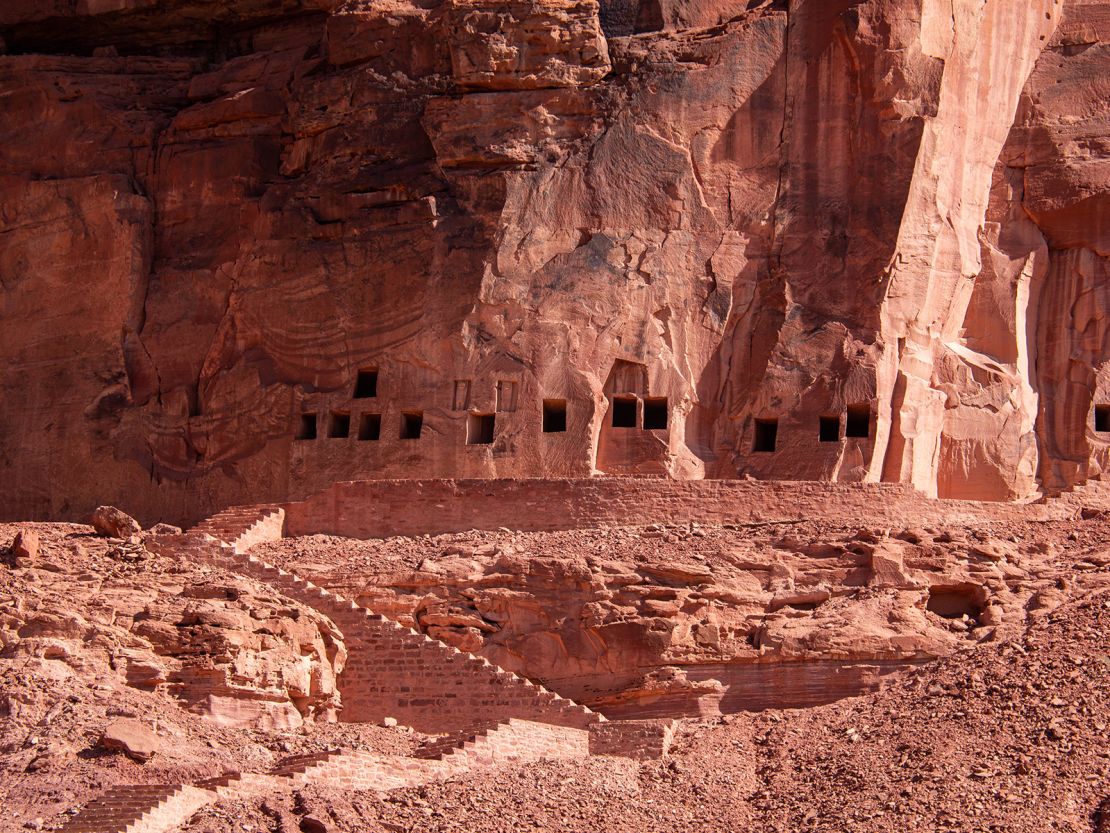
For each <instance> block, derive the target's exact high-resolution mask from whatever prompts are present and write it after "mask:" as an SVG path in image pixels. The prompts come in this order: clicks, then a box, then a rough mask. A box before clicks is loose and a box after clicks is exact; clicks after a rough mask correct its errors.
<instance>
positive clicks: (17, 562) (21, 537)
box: [10, 529, 39, 567]
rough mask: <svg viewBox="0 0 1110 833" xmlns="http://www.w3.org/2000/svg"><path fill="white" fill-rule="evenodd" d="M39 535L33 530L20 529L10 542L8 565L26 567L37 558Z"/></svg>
mask: <svg viewBox="0 0 1110 833" xmlns="http://www.w3.org/2000/svg"><path fill="white" fill-rule="evenodd" d="M38 555H39V534H38V533H37V532H35V531H34V530H33V529H21V530H19V532H17V533H16V534H15V538H14V539H13V540H12V547H11V555H10V563H11V564H12V566H14V567H26V566H27V565H28V564H31V563H33V562H34V561H35V559H36V558H38Z"/></svg>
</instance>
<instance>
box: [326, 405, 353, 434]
mask: <svg viewBox="0 0 1110 833" xmlns="http://www.w3.org/2000/svg"><path fill="white" fill-rule="evenodd" d="M349 436H351V415H350V414H342V413H339V412H338V411H332V414H331V419H330V420H328V437H330V438H331V439H333V440H341V439H345V438H346V437H349Z"/></svg>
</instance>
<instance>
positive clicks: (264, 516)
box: [190, 503, 285, 553]
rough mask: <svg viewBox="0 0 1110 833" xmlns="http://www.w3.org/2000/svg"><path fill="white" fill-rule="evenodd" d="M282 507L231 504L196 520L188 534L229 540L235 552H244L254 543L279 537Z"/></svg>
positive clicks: (283, 516)
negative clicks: (196, 522)
mask: <svg viewBox="0 0 1110 833" xmlns="http://www.w3.org/2000/svg"><path fill="white" fill-rule="evenodd" d="M284 522H285V510H284V509H282V508H281V507H280V506H273V505H270V504H264V503H263V504H254V505H251V506H233V507H231V508H230V509H225V510H224V511H223V512H220V513H218V514H216V515H213V516H212V517H211V518H208V519H207V520H205V521H202V522H201V523H199V524H197V525H196V526H195V527H193V528H192V529H191V530H190V532H191V533H192V534H203V535H211V536H212V537H213V538H215V539H216V540H218V541H223V542H225V543H228V544H231V545H232V546H233V547H235V551H236V552H240V553H243V552H246V551H247V550H249V549H250V548H251V547H253V546H254V545H255V544H261V543H262V542H264V541H279V540H281V530H282V525H283V524H284Z"/></svg>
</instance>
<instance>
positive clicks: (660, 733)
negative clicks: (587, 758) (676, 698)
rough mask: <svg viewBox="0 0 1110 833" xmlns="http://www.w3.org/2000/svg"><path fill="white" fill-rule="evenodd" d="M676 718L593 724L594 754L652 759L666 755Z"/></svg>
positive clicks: (591, 741) (592, 746)
mask: <svg viewBox="0 0 1110 833" xmlns="http://www.w3.org/2000/svg"><path fill="white" fill-rule="evenodd" d="M677 727H678V722H677V721H674V720H611V721H608V722H606V723H598V724H596V725H594V726H591V727H590V754H591V755H616V756H619V757H622V758H639V759H641V760H652V759H655V758H662V757H665V756H666V754H667V752H668V751H669V750H670V748H671V742H672V741H673V740H674V733H675V729H676V728H677Z"/></svg>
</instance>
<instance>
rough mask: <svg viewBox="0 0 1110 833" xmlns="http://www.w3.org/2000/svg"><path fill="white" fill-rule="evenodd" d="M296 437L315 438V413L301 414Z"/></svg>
mask: <svg viewBox="0 0 1110 833" xmlns="http://www.w3.org/2000/svg"><path fill="white" fill-rule="evenodd" d="M297 439H298V440H314V439H316V414H301V421H300V423H299V424H298V425H297Z"/></svg>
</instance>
